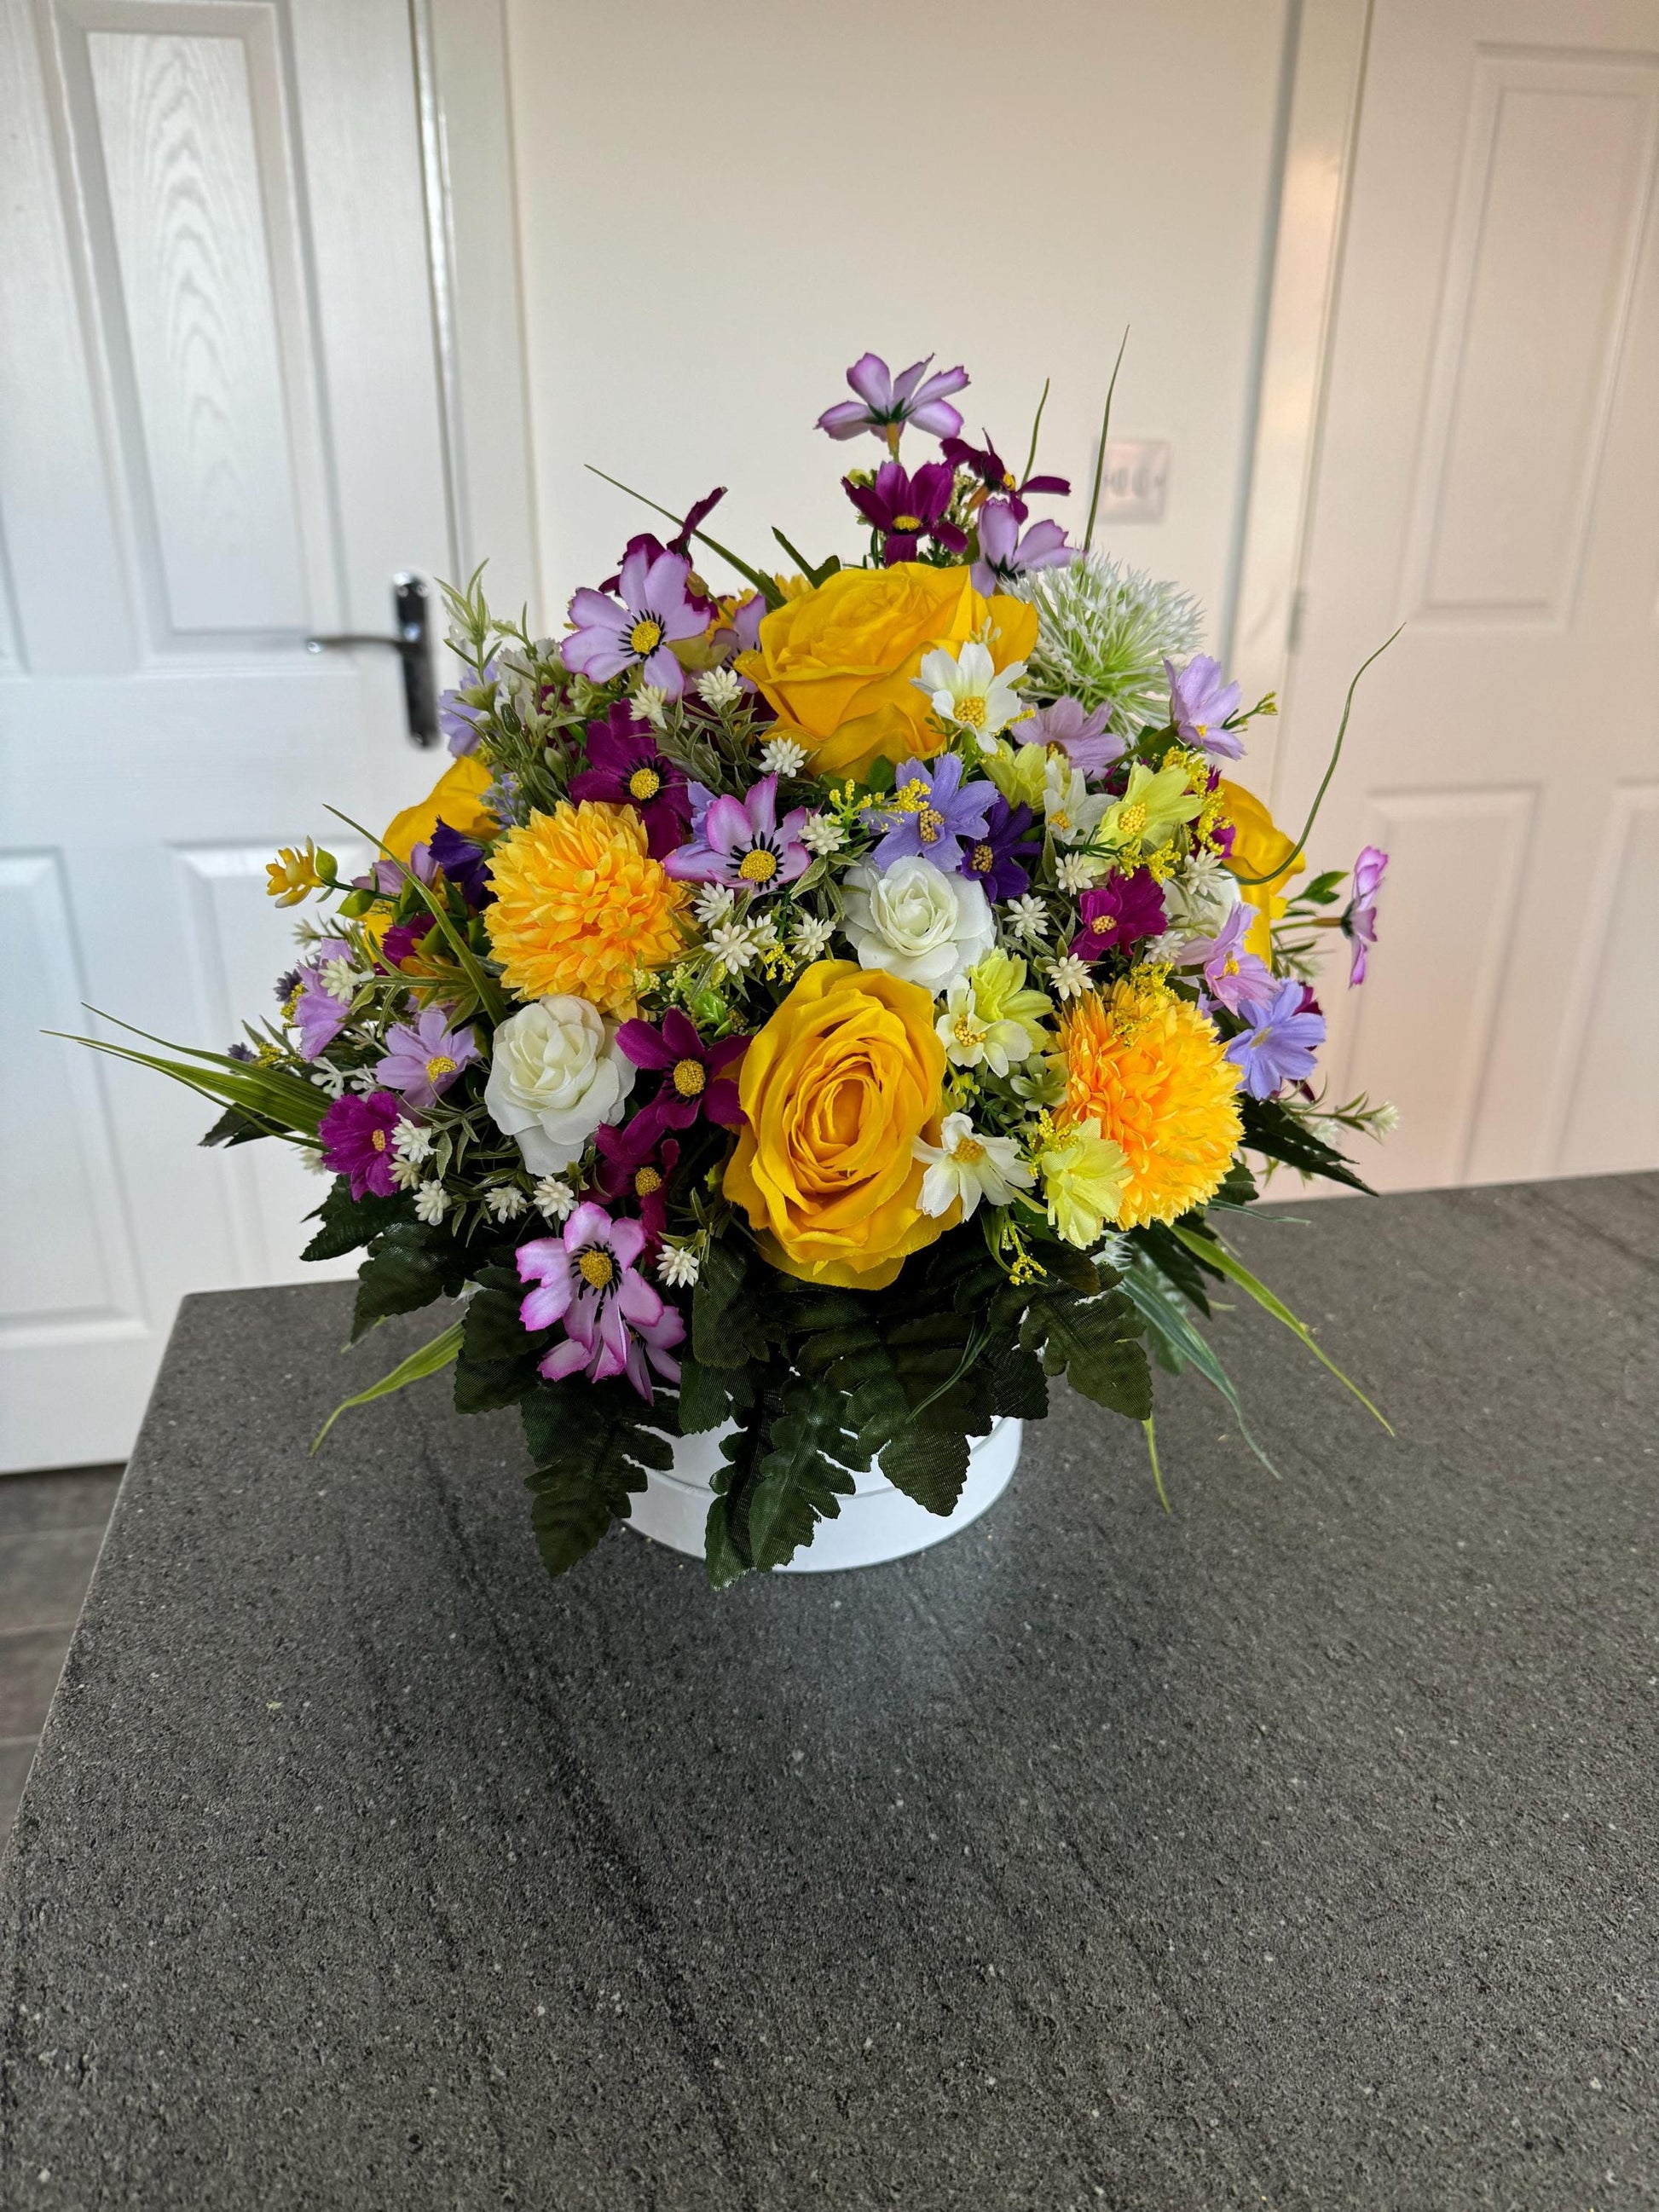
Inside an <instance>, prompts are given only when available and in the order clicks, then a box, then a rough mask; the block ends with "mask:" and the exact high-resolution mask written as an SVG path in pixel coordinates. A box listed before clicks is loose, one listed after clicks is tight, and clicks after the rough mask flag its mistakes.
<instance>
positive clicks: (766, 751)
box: [761, 738, 806, 775]
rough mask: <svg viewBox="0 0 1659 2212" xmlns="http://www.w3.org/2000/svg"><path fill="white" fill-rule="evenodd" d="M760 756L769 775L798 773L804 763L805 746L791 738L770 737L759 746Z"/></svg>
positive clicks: (762, 764)
mask: <svg viewBox="0 0 1659 2212" xmlns="http://www.w3.org/2000/svg"><path fill="white" fill-rule="evenodd" d="M805 765H806V748H805V745H800V744H796V742H795V740H794V739H793V738H769V739H768V741H767V743H766V744H763V746H762V747H761V766H762V767H763V769H765V770H766V772H767V774H768V775H799V774H800V771H801V770H802V769H804V768H805Z"/></svg>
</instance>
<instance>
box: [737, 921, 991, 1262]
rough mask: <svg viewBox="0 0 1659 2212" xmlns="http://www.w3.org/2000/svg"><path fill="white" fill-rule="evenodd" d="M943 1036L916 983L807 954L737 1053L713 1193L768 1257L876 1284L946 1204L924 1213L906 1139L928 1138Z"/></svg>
mask: <svg viewBox="0 0 1659 2212" xmlns="http://www.w3.org/2000/svg"><path fill="white" fill-rule="evenodd" d="M944 1079H945V1048H944V1046H943V1045H942V1044H940V1042H939V1039H938V1037H937V1036H935V1035H934V1034H933V1000H932V999H931V998H930V997H929V996H928V994H927V992H926V991H924V990H923V989H922V988H921V985H920V984H919V983H908V982H906V981H904V979H903V978H902V976H898V975H888V974H886V973H885V972H884V970H882V969H864V968H857V967H854V964H853V963H852V962H851V961H850V960H819V961H817V962H815V963H814V964H813V965H812V966H811V967H810V968H808V969H806V970H805V973H804V974H803V975H802V976H801V978H800V980H799V982H798V983H797V984H796V985H795V987H794V989H793V991H791V993H790V994H789V996H788V997H787V999H786V1000H784V1002H783V1004H782V1005H781V1006H780V1007H779V1008H778V1010H777V1012H775V1014H774V1015H773V1017H772V1018H771V1020H770V1021H769V1022H768V1023H767V1024H766V1026H765V1028H764V1029H763V1030H761V1032H760V1034H759V1035H758V1036H757V1037H756V1038H755V1039H754V1041H753V1042H752V1043H751V1044H750V1047H749V1049H748V1051H747V1052H746V1053H745V1054H744V1059H743V1073H742V1076H741V1078H740V1079H739V1082H738V1097H740V1098H741V1100H742V1102H743V1110H744V1115H746V1117H747V1119H746V1121H745V1122H744V1130H743V1134H742V1135H741V1136H740V1137H739V1139H738V1149H737V1151H736V1152H734V1153H733V1155H732V1159H731V1161H730V1163H729V1164H728V1165H727V1167H726V1182H725V1188H726V1196H727V1197H728V1198H729V1199H731V1200H732V1201H733V1203H734V1204H736V1205H738V1206H742V1207H743V1209H744V1212H746V1213H747V1214H748V1216H749V1219H750V1225H751V1226H752V1228H753V1229H754V1231H755V1234H756V1238H757V1242H758V1243H759V1245H760V1248H761V1250H762V1252H763V1254H764V1255H765V1256H766V1257H767V1259H769V1261H771V1262H772V1264H773V1266H774V1267H781V1269H782V1270H783V1272H784V1273H785V1274H787V1275H796V1276H799V1278H800V1279H802V1280H803V1281H805V1282H812V1283H832V1284H835V1285H838V1286H839V1287H840V1288H842V1289H844V1290H862V1291H879V1290H884V1289H885V1288H886V1286H887V1285H888V1284H889V1283H890V1282H891V1281H892V1280H893V1279H894V1278H895V1277H896V1275H897V1273H898V1271H899V1269H900V1268H901V1267H902V1266H903V1264H904V1262H905V1261H906V1259H907V1258H908V1256H909V1255H910V1254H911V1253H912V1252H915V1251H919V1250H920V1249H921V1247H922V1246H923V1245H924V1244H931V1243H933V1239H934V1238H935V1237H937V1236H939V1233H940V1231H942V1230H945V1229H946V1228H949V1227H950V1226H951V1225H953V1224H954V1223H955V1221H956V1220H957V1218H958V1211H959V1209H958V1208H957V1206H952V1207H951V1210H950V1212H948V1213H945V1214H942V1215H939V1217H937V1218H934V1217H932V1216H930V1215H928V1214H926V1213H923V1212H921V1208H920V1206H919V1204H918V1200H919V1199H920V1197H921V1178H922V1175H923V1172H924V1167H923V1163H922V1162H921V1161H920V1160H918V1159H917V1158H915V1140H916V1139H917V1138H918V1137H921V1138H923V1139H926V1140H927V1143H929V1144H933V1145H936V1144H938V1142H939V1089H940V1085H942V1083H943V1082H944Z"/></svg>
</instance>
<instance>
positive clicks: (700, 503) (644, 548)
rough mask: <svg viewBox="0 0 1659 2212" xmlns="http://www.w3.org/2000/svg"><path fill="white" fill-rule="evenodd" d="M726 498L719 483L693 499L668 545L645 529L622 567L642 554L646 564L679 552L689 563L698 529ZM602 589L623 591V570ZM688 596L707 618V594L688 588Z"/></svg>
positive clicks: (626, 548) (710, 604) (631, 540)
mask: <svg viewBox="0 0 1659 2212" xmlns="http://www.w3.org/2000/svg"><path fill="white" fill-rule="evenodd" d="M725 497H726V486H725V485H724V484H717V485H716V486H715V488H714V490H713V491H711V492H708V493H706V494H705V495H704V496H703V497H702V499H698V500H694V501H692V502H691V505H690V507H688V508H687V509H686V513H685V520H684V522H682V523H681V525H680V526H679V528H678V530H677V531H676V532H674V535H673V536H672V537H671V538H670V539H669V541H668V543H667V544H666V545H665V544H663V542H662V540H661V538H659V537H658V536H657V534H656V532H654V531H651V530H642V531H641V532H639V534H638V535H637V536H636V537H634V538H629V541H628V543H627V544H626V545H625V546H624V547H623V566H624V567H625V566H626V565H627V562H628V560H629V556H630V555H632V554H637V553H642V554H643V555H644V556H645V558H646V560H647V562H652V561H654V560H656V559H657V557H658V556H659V554H663V553H678V555H679V556H680V557H681V559H682V560H684V561H687V562H689V561H690V558H691V540H692V538H694V537H695V536H696V532H697V528H698V526H699V525H700V524H701V523H702V522H704V521H705V520H707V519H708V516H709V515H711V514H712V513H714V509H715V508H716V507H718V506H719V505H720V501H722V500H723V499H724V498H725ZM599 589H600V590H601V591H602V592H617V591H620V590H621V589H622V574H621V571H620V570H618V572H617V574H616V575H614V576H607V577H606V578H605V581H604V583H602V584H601V585H600V586H599ZM685 596H686V599H687V601H688V602H689V604H690V605H692V606H694V607H696V609H697V610H698V611H699V612H700V613H702V614H703V615H708V613H709V612H710V611H712V609H713V607H714V601H713V599H710V598H709V597H708V594H707V593H706V592H694V591H691V590H689V589H688V591H687V592H686V595H685Z"/></svg>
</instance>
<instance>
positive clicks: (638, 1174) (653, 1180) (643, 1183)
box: [634, 1168, 662, 1198]
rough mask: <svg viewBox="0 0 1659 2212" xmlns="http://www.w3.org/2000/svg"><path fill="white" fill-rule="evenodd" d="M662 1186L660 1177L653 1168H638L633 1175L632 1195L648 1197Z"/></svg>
mask: <svg viewBox="0 0 1659 2212" xmlns="http://www.w3.org/2000/svg"><path fill="white" fill-rule="evenodd" d="M661 1188H662V1177H661V1176H659V1174H658V1173H657V1170H655V1168H639V1169H636V1170H635V1175H634V1195H635V1197H636V1198H650V1197H653V1195H654V1194H656V1193H657V1192H658V1191H659V1190H660V1189H661Z"/></svg>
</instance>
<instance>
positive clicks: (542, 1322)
mask: <svg viewBox="0 0 1659 2212" xmlns="http://www.w3.org/2000/svg"><path fill="white" fill-rule="evenodd" d="M646 1242H647V1237H646V1231H645V1228H644V1226H643V1225H642V1224H641V1223H640V1222H637V1221H613V1220H612V1219H611V1217H610V1215H609V1214H608V1213H607V1212H605V1208H604V1207H603V1206H596V1205H595V1204H594V1203H593V1201H592V1199H589V1200H586V1201H585V1202H584V1203H583V1204H582V1205H580V1206H578V1207H577V1208H576V1210H575V1212H574V1213H573V1214H572V1215H571V1217H570V1218H569V1220H568V1221H567V1222H566V1223H565V1225H564V1230H563V1232H562V1235H560V1236H557V1237H537V1238H535V1239H534V1240H533V1241H532V1243H528V1244H521V1245H520V1247H519V1249H518V1252H517V1254H516V1255H514V1256H515V1258H516V1259H517V1261H518V1268H519V1279H520V1282H523V1283H533V1284H534V1285H536V1288H534V1289H533V1290H532V1291H530V1293H529V1295H528V1296H527V1297H526V1299H525V1300H524V1303H523V1304H521V1305H520V1309H519V1317H520V1320H521V1321H522V1322H523V1323H524V1325H525V1327H526V1328H527V1329H530V1330H532V1331H533V1330H539V1329H544V1328H551V1327H552V1326H553V1324H554V1323H555V1322H563V1324H564V1339H563V1341H562V1343H559V1344H556V1345H555V1346H553V1348H552V1349H551V1351H550V1352H548V1353H546V1355H545V1356H544V1358H543V1359H542V1361H541V1363H540V1370H541V1372H542V1373H543V1374H544V1376H546V1377H547V1379H548V1381H549V1382H550V1383H557V1382H559V1381H561V1380H562V1377H563V1376H567V1375H576V1374H585V1375H586V1376H587V1379H588V1381H589V1382H590V1383H603V1382H604V1381H605V1379H606V1378H607V1377H608V1376H612V1375H626V1376H627V1377H628V1379H629V1382H630V1383H632V1384H633V1386H634V1388H635V1389H636V1390H637V1391H638V1392H639V1394H640V1395H641V1398H643V1399H644V1400H645V1401H646V1402H647V1405H648V1404H649V1403H650V1402H651V1398H652V1389H651V1377H650V1374H649V1372H648V1371H647V1366H646V1362H647V1359H648V1360H649V1361H650V1364H651V1365H652V1366H653V1367H654V1368H655V1369H656V1370H657V1372H658V1374H659V1375H660V1376H663V1378H664V1379H665V1381H667V1382H670V1383H678V1381H679V1378H680V1367H679V1362H678V1360H677V1359H675V1358H672V1357H671V1352H672V1347H673V1346H675V1345H677V1344H678V1343H680V1342H681V1341H682V1340H684V1335H685V1323H684V1321H683V1320H682V1319H681V1317H680V1316H679V1313H678V1310H676V1309H675V1308H674V1307H673V1306H671V1305H669V1304H665V1301H664V1300H663V1298H662V1297H660V1296H659V1293H658V1292H657V1291H655V1290H653V1287H652V1285H650V1284H649V1283H647V1280H646V1279H645V1277H644V1276H643V1275H641V1274H640V1273H638V1272H637V1271H636V1269H635V1264H634V1263H635V1261H636V1260H638V1258H639V1257H640V1255H641V1253H642V1252H643V1251H644V1249H645V1247H646Z"/></svg>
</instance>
